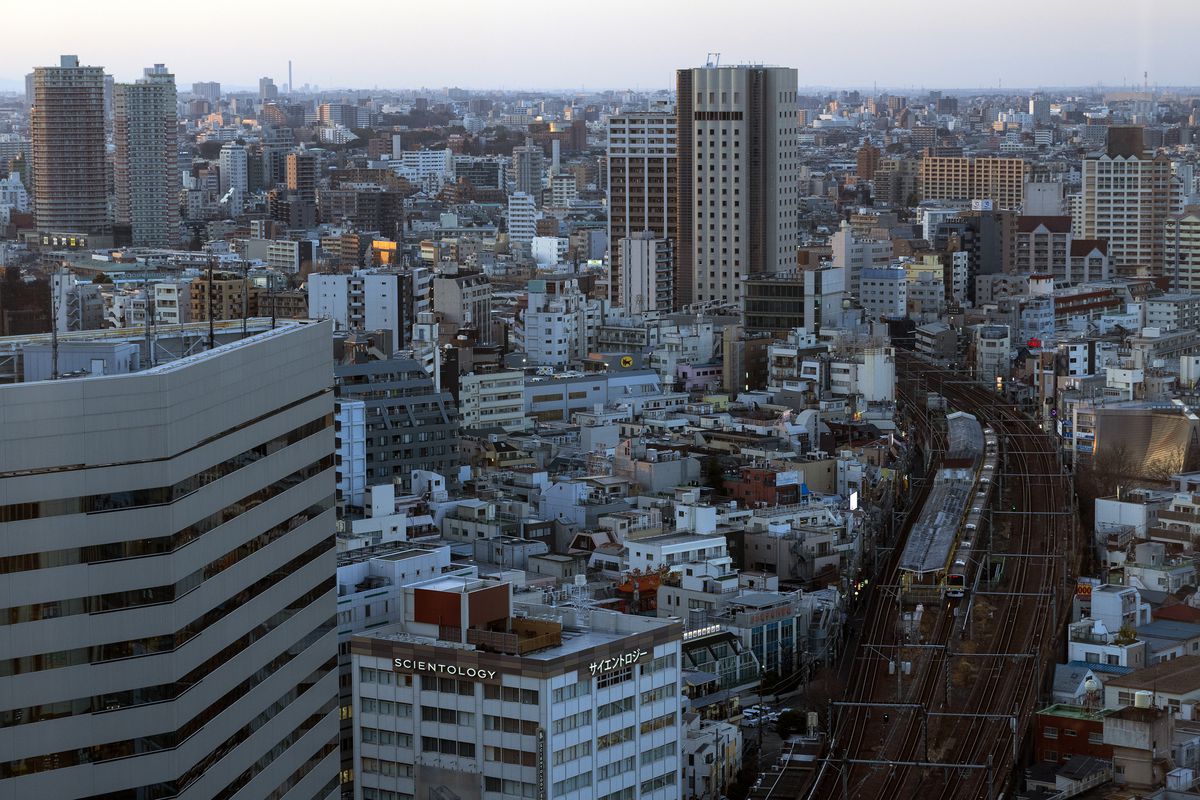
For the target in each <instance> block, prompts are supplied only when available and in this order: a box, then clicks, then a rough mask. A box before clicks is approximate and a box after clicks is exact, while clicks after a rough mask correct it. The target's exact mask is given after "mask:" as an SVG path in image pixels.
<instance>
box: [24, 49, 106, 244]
mask: <svg viewBox="0 0 1200 800" xmlns="http://www.w3.org/2000/svg"><path fill="white" fill-rule="evenodd" d="M29 127H30V134H31V137H32V145H31V149H32V152H33V198H34V208H35V211H36V214H37V227H38V233H39V234H40V235H41V237H42V243H43V244H47V245H52V246H54V245H58V246H61V245H63V244H66V245H68V246H76V247H88V246H93V247H95V246H100V245H101V243H102V242H101V241H99V240H97V238H96V237H101V238H106V237H108V236H109V234H110V233H111V224H110V221H109V217H108V162H107V159H106V158H105V143H104V69H103V68H102V67H81V66H79V59H78V58H77V57H76V56H62V58H61V59H60V61H59V66H57V67H37V68H36V69H34V71H33V109H32V110H31V111H30V126H29ZM72 243H74V244H73V245H72Z"/></svg>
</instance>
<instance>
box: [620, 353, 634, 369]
mask: <svg viewBox="0 0 1200 800" xmlns="http://www.w3.org/2000/svg"><path fill="white" fill-rule="evenodd" d="M621 366H622V367H625V368H626V369H629V368H630V367H632V366H633V356H621Z"/></svg>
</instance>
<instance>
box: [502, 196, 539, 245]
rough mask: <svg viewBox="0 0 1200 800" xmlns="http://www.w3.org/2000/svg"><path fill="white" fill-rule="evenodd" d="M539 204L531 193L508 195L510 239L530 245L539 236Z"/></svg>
mask: <svg viewBox="0 0 1200 800" xmlns="http://www.w3.org/2000/svg"><path fill="white" fill-rule="evenodd" d="M537 220H538V213H537V205H536V203H535V202H534V199H533V197H532V196H531V195H528V194H525V193H524V192H516V193H514V194H511V195H509V196H508V238H509V241H511V242H515V243H517V244H522V245H526V246H528V245H530V244H532V242H533V237H535V236H537Z"/></svg>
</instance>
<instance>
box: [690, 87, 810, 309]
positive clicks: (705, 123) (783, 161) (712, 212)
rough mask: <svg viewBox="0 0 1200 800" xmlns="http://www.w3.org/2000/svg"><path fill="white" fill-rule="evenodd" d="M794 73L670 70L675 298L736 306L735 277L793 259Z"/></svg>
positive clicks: (738, 285) (785, 266) (795, 192)
mask: <svg viewBox="0 0 1200 800" xmlns="http://www.w3.org/2000/svg"><path fill="white" fill-rule="evenodd" d="M796 85H797V73H796V70H794V69H788V68H783V67H761V66H736V67H711V66H710V67H698V68H694V69H681V70H679V71H678V72H677V73H676V90H677V103H678V105H677V108H676V118H677V125H678V128H677V141H678V144H677V150H676V152H677V159H676V163H677V185H678V191H677V202H678V204H679V205H678V208H677V212H676V213H677V215H678V219H679V222H678V236H679V241H678V242H677V245H676V264H677V266H676V276H675V296H676V306H677V307H682V306H686V305H691V304H693V303H715V304H718V305H738V304H740V301H741V292H742V280H741V279H742V278H743V277H744V276H746V275H750V274H754V273H759V272H777V271H779V270H783V269H788V268H789V267H792V266H794V265H795V261H796V241H797V238H796V237H797V225H798V224H799V223H798V220H797V218H796V217H797V208H798V207H797V203H798V192H799V187H798V186H797V185H796V183H797V179H798V176H799V149H798V145H797V137H798V133H799V127H798V125H799V122H798V119H797V111H796V109H797V105H796V97H797V92H796Z"/></svg>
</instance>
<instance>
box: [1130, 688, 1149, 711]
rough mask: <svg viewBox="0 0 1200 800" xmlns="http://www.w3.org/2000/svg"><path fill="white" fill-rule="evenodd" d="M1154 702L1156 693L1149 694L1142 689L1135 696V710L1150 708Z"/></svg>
mask: <svg viewBox="0 0 1200 800" xmlns="http://www.w3.org/2000/svg"><path fill="white" fill-rule="evenodd" d="M1153 700H1154V692H1148V691H1146V690H1145V689H1142V690H1141V691H1140V692H1136V693H1135V694H1134V695H1133V705H1134V707H1135V708H1149V707H1150V704H1151V702H1152V701H1153Z"/></svg>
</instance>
